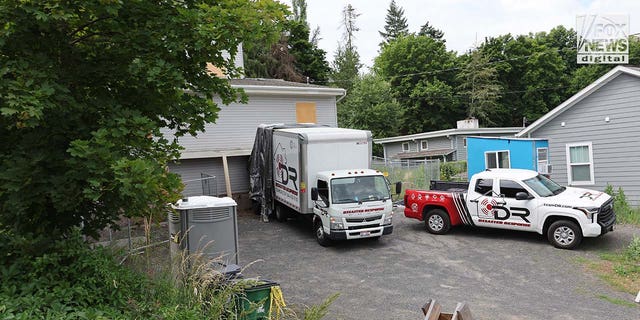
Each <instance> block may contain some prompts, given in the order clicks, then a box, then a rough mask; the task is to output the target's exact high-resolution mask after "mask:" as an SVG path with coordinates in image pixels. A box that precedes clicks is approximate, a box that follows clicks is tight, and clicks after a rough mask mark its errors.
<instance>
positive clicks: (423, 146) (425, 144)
mask: <svg viewBox="0 0 640 320" xmlns="http://www.w3.org/2000/svg"><path fill="white" fill-rule="evenodd" d="M427 149H429V142H428V141H427V140H422V141H420V150H427Z"/></svg>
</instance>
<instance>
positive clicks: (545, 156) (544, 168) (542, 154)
mask: <svg viewBox="0 0 640 320" xmlns="http://www.w3.org/2000/svg"><path fill="white" fill-rule="evenodd" d="M537 153H538V172H540V173H542V174H548V173H549V149H547V148H538V149H537Z"/></svg>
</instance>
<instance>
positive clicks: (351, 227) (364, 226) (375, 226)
mask: <svg viewBox="0 0 640 320" xmlns="http://www.w3.org/2000/svg"><path fill="white" fill-rule="evenodd" d="M379 226H380V224H365V225H361V226H349V230H360V229H367V228H377V227H379Z"/></svg>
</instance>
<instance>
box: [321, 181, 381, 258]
mask: <svg viewBox="0 0 640 320" xmlns="http://www.w3.org/2000/svg"><path fill="white" fill-rule="evenodd" d="M311 198H312V200H313V202H314V207H313V213H314V217H313V225H314V231H315V235H316V239H317V241H318V243H320V244H321V245H323V246H326V245H329V244H330V243H331V241H332V240H350V239H359V238H378V237H380V236H382V235H386V234H390V233H391V232H392V231H393V225H392V219H393V203H392V200H391V190H390V187H389V184H388V182H387V179H386V178H385V177H384V175H383V174H382V173H381V172H379V171H376V170H371V169H353V170H334V171H322V172H318V173H317V179H316V183H315V186H314V187H313V188H312V189H311Z"/></svg>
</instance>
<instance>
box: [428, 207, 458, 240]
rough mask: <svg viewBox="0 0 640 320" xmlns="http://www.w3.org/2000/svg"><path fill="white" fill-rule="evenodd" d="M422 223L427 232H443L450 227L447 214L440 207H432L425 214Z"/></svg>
mask: <svg viewBox="0 0 640 320" xmlns="http://www.w3.org/2000/svg"><path fill="white" fill-rule="evenodd" d="M424 225H425V227H426V229H427V231H428V232H429V233H433V234H445V233H447V232H448V231H449V229H450V228H451V221H449V215H448V214H447V213H446V212H444V211H443V210H441V209H433V210H431V211H429V212H427V214H426V215H425V218H424Z"/></svg>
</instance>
